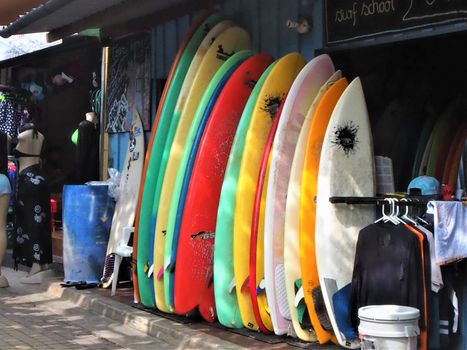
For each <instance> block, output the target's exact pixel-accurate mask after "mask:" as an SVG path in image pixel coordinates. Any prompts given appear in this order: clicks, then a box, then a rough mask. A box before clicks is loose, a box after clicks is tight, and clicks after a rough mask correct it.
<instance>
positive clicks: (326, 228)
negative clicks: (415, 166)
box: [134, 11, 374, 347]
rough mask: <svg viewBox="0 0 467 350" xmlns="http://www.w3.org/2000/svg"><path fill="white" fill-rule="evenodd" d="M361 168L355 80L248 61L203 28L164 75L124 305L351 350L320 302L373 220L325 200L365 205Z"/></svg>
mask: <svg viewBox="0 0 467 350" xmlns="http://www.w3.org/2000/svg"><path fill="white" fill-rule="evenodd" d="M373 168H374V164H373V149H372V139H371V132H370V128H369V120H368V113H367V109H366V104H365V99H364V96H363V91H362V86H361V83H360V80H359V79H358V78H356V79H355V80H353V81H351V82H349V81H347V80H346V78H345V77H343V76H342V73H341V72H340V71H338V70H337V71H336V70H335V68H334V66H333V63H332V62H331V60H330V58H329V57H328V56H327V55H321V56H318V57H315V58H314V59H313V60H311V61H310V62H308V63H307V62H305V60H304V58H303V57H302V56H301V55H300V54H299V53H289V54H287V55H285V56H283V57H281V58H278V59H274V58H273V57H271V56H270V55H268V54H262V53H254V52H252V51H251V42H250V37H249V35H248V33H247V32H246V31H245V30H244V29H243V28H240V27H239V26H237V25H236V24H235V23H234V22H232V21H230V20H228V19H226V18H225V17H224V16H223V15H222V14H221V13H219V12H216V11H210V12H207V13H205V14H203V15H202V16H201V17H200V18H198V19H197V21H196V23H195V24H194V25H193V26H192V28H191V29H190V30H189V32H188V34H187V35H186V37H185V39H184V41H183V43H182V44H181V47H180V49H179V51H178V53H177V55H176V57H175V60H174V62H173V64H172V68H171V70H170V73H169V77H168V79H167V83H166V86H165V89H164V92H163V95H162V98H161V101H160V104H159V106H158V110H157V115H156V117H155V120H154V126H153V129H152V133H151V138H150V142H149V145H148V150H147V153H146V159H145V163H144V169H143V176H142V182H141V186H140V190H139V200H138V203H137V207H136V218H135V237H134V238H135V239H134V256H135V257H136V268H135V269H134V284H135V298H136V300H137V301H138V302H140V303H141V304H143V305H144V306H146V307H148V308H157V309H159V310H160V311H163V312H166V313H176V314H181V315H190V314H193V313H199V314H200V315H201V316H202V317H203V318H204V319H205V320H207V321H209V322H214V321H216V320H217V321H218V322H220V323H221V324H222V325H224V326H226V327H230V328H241V327H246V328H248V329H251V330H252V331H261V332H264V333H269V334H274V333H275V334H277V335H290V336H293V337H298V338H300V339H302V340H304V341H319V342H320V343H326V342H329V341H333V342H335V343H339V344H341V345H344V346H346V347H356V346H358V342H356V341H355V340H353V341H352V340H349V339H346V338H345V336H344V335H343V333H342V332H341V331H340V330H339V322H338V321H336V319H337V320H338V319H339V315H338V313H339V311H338V310H336V308H335V307H334V305H333V296H334V295H335V294H336V293H339V291H341V290H342V289H343V288H344V287H346V286H347V285H348V284H349V283H350V281H351V276H352V269H353V260H354V254H355V243H356V240H357V236H358V231H359V229H361V228H363V227H364V226H366V225H367V224H369V223H371V222H372V220H373V217H372V211H371V210H368V209H365V208H363V209H361V208H355V209H353V210H352V211H350V210H349V209H348V208H347V207H345V206H343V207H340V206H338V205H332V204H330V203H329V197H330V196H372V195H374V170H373ZM336 316H337V317H336Z"/></svg>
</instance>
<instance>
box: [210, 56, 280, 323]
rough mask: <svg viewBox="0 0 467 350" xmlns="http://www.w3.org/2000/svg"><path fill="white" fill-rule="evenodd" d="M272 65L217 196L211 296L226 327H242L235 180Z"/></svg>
mask: <svg viewBox="0 0 467 350" xmlns="http://www.w3.org/2000/svg"><path fill="white" fill-rule="evenodd" d="M275 65H276V62H274V63H272V64H271V65H270V66H269V67H268V68H267V69H266V70H265V71H264V73H263V74H261V76H260V78H259V80H258V82H257V83H256V85H255V87H254V88H253V91H252V92H251V95H250V97H249V98H248V101H247V103H246V105H245V108H244V110H243V112H242V116H241V117H240V121H239V123H238V127H237V130H236V132H235V137H234V140H233V143H232V147H231V149H230V154H229V159H228V161H227V167H226V169H225V174H224V179H223V182H222V188H221V194H220V197H219V208H218V211H217V220H216V233H215V236H216V238H215V240H214V296H215V301H216V311H217V318H218V320H219V322H220V323H221V324H222V325H224V326H226V327H229V328H241V327H242V326H243V323H242V319H241V316H240V310H239V306H238V300H237V287H236V285H235V278H234V264H233V224H234V211H235V204H236V203H235V198H236V197H235V196H236V193H237V179H238V174H239V171H240V162H241V160H242V154H243V149H244V144H245V137H246V133H247V131H248V126H249V125H250V120H251V116H252V113H253V109H254V107H255V104H256V100H257V99H258V96H259V92H260V91H261V89H262V87H263V85H264V82H265V80H266V78H267V77H268V76H269V74H270V73H271V71H272V69H273V68H274V66H275Z"/></svg>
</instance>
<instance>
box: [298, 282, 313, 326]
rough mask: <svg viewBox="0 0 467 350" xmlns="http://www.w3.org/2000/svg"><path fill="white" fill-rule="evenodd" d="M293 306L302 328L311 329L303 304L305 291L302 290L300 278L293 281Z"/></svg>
mask: <svg viewBox="0 0 467 350" xmlns="http://www.w3.org/2000/svg"><path fill="white" fill-rule="evenodd" d="M294 306H295V308H296V309H297V316H298V322H299V323H300V326H301V327H302V328H303V329H311V327H312V326H311V321H310V318H309V315H308V312H307V307H306V304H305V292H304V290H303V285H302V280H301V279H298V280H296V281H295V299H294Z"/></svg>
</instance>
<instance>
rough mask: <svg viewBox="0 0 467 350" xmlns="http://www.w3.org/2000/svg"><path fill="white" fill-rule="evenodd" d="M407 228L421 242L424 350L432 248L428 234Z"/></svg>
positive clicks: (408, 226) (426, 344) (426, 338)
mask: <svg viewBox="0 0 467 350" xmlns="http://www.w3.org/2000/svg"><path fill="white" fill-rule="evenodd" d="M404 226H405V228H406V229H407V230H408V233H409V234H410V233H411V234H413V235H415V236H416V237H417V239H418V241H419V244H420V252H421V258H422V260H421V266H422V281H423V285H422V289H423V312H421V310H420V324H421V327H420V328H421V330H420V346H419V348H420V349H422V350H426V349H428V334H427V327H428V319H429V317H428V305H429V304H430V300H429V297H430V294H429V293H428V291H429V290H430V286H431V266H430V248H429V246H428V240H427V238H426V236H425V235H424V234H423V233H421V232H420V231H418V230H417V229H415V228H414V227H413V226H410V225H408V224H404Z"/></svg>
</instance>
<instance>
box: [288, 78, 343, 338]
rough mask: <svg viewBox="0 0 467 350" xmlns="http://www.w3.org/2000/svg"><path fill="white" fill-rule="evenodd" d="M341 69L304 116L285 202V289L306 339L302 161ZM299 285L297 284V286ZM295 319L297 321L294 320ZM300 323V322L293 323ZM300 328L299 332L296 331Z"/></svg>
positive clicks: (301, 335)
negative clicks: (301, 294) (300, 292)
mask: <svg viewBox="0 0 467 350" xmlns="http://www.w3.org/2000/svg"><path fill="white" fill-rule="evenodd" d="M341 76H342V74H341V72H340V71H338V72H336V73H334V74H333V75H332V76H331V78H329V79H328V81H327V82H326V84H324V85H323V86H322V87H321V88H320V90H319V92H318V94H317V95H316V97H315V99H314V101H313V103H312V105H311V107H310V108H309V110H308V111H307V113H306V116H305V120H304V121H303V124H302V127H301V129H300V133H299V136H298V140H297V144H296V146H295V151H294V155H293V160H292V166H291V172H290V178H289V183H288V187H287V199H286V205H285V227H286V228H287V229H286V230H285V231H284V243H283V244H284V248H283V249H284V275H285V290H286V293H285V294H286V297H287V305H288V309H289V312H290V316H289V317H290V320H291V321H292V326H293V331H294V332H293V333H295V335H296V336H297V337H299V338H300V339H304V340H305V341H315V340H316V334H315V332H314V331H313V330H311V329H310V328H305V329H302V327H301V326H300V322H299V315H298V309H297V306H299V305H295V298H296V294H297V293H296V290H295V287H296V282H297V283H299V282H300V281H301V278H302V274H301V269H300V248H299V243H300V229H299V226H300V216H299V213H300V211H299V210H300V184H301V179H302V170H303V162H304V159H305V147H306V139H307V136H308V130H309V129H310V125H311V118H312V117H313V114H314V111H315V109H316V107H317V105H318V103H319V101H320V100H321V98H322V96H323V94H324V93H325V92H326V91H327V89H328V88H329V87H330V86H331V85H332V83H333V82H335V81H337V80H338V79H340V78H341ZM297 289H298V288H297ZM294 320H295V321H294ZM294 325H297V326H294ZM297 332H298V333H297Z"/></svg>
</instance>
